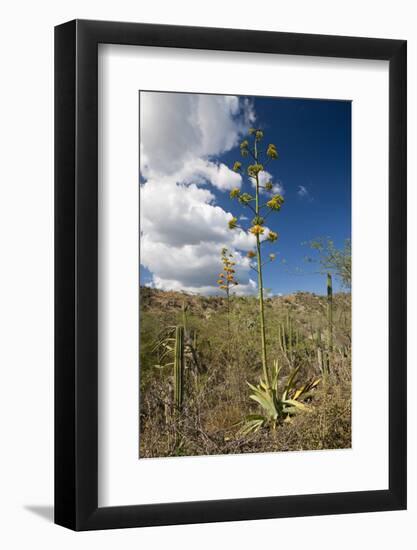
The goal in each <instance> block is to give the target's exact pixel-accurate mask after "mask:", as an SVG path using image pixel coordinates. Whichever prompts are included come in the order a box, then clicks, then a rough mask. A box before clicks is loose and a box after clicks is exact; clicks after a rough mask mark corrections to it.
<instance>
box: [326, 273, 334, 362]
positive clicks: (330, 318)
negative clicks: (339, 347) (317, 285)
mask: <svg viewBox="0 0 417 550" xmlns="http://www.w3.org/2000/svg"><path fill="white" fill-rule="evenodd" d="M327 331H328V350H329V352H330V353H331V352H332V351H333V285H332V276H331V274H330V273H327Z"/></svg>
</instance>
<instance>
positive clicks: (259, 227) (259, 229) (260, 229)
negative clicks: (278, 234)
mask: <svg viewBox="0 0 417 550" xmlns="http://www.w3.org/2000/svg"><path fill="white" fill-rule="evenodd" d="M249 231H250V232H251V233H252V234H253V235H262V234H263V232H264V231H265V229H264V228H263V227H262V225H253V226H252V227H251V228H250V229H249Z"/></svg>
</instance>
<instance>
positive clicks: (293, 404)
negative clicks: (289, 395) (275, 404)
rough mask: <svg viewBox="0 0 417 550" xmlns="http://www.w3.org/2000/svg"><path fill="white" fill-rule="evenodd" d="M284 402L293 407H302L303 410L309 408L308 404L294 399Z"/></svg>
mask: <svg viewBox="0 0 417 550" xmlns="http://www.w3.org/2000/svg"><path fill="white" fill-rule="evenodd" d="M284 403H285V405H291V406H292V407H296V408H297V409H301V410H303V411H306V410H308V407H307V405H305V404H304V403H301V402H300V401H295V400H294V399H286V400H285V401H284Z"/></svg>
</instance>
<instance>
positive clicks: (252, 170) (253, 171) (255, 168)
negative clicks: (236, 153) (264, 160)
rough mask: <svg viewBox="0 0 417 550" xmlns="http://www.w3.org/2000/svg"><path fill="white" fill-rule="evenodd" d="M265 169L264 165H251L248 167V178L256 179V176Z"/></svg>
mask: <svg viewBox="0 0 417 550" xmlns="http://www.w3.org/2000/svg"><path fill="white" fill-rule="evenodd" d="M235 164H236V163H235ZM241 166H242V165H241ZM263 169H264V167H263V166H262V164H258V163H256V164H251V165H250V166H248V176H249V177H250V178H256V176H257V175H258V174H259V172H262V170H263Z"/></svg>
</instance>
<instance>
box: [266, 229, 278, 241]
mask: <svg viewBox="0 0 417 550" xmlns="http://www.w3.org/2000/svg"><path fill="white" fill-rule="evenodd" d="M267 239H268V241H270V242H271V243H273V242H275V241H276V240H277V239H278V233H275V231H269V233H268V236H267Z"/></svg>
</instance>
